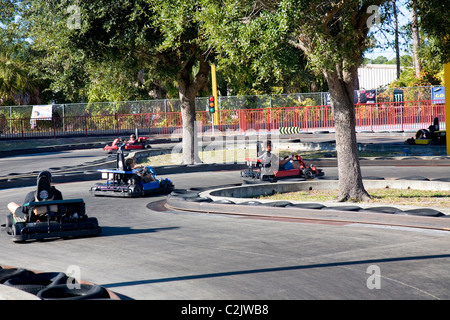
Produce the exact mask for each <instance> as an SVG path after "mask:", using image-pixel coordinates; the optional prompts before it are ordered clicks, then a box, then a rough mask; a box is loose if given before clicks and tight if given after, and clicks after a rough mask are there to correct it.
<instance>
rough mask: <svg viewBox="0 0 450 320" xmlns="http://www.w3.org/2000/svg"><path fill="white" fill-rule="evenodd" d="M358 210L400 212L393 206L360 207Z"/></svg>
mask: <svg viewBox="0 0 450 320" xmlns="http://www.w3.org/2000/svg"><path fill="white" fill-rule="evenodd" d="M360 211H367V212H378V213H390V214H394V213H397V212H401V210H400V209H397V208H394V207H371V208H365V209H362V210H360Z"/></svg>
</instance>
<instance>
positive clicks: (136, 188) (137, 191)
mask: <svg viewBox="0 0 450 320" xmlns="http://www.w3.org/2000/svg"><path fill="white" fill-rule="evenodd" d="M131 190H133V192H134V193H141V192H142V191H143V190H142V187H141V186H140V185H134V186H133V187H132V188H131Z"/></svg>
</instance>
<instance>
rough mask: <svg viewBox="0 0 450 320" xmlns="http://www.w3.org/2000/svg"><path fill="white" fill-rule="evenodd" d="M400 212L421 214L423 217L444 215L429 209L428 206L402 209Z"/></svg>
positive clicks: (412, 214) (414, 214)
mask: <svg viewBox="0 0 450 320" xmlns="http://www.w3.org/2000/svg"><path fill="white" fill-rule="evenodd" d="M401 214H406V215H411V216H423V217H443V216H445V214H444V213H442V212H440V211H438V210H434V209H429V208H419V209H411V210H404V211H402V212H401Z"/></svg>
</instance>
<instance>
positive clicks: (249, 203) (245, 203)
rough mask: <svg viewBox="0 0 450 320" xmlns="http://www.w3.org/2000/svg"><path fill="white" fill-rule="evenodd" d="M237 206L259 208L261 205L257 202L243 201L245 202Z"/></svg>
mask: <svg viewBox="0 0 450 320" xmlns="http://www.w3.org/2000/svg"><path fill="white" fill-rule="evenodd" d="M238 204H240V205H245V206H260V205H261V204H262V203H261V202H259V201H253V200H250V201H245V202H241V203H238Z"/></svg>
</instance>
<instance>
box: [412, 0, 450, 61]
mask: <svg viewBox="0 0 450 320" xmlns="http://www.w3.org/2000/svg"><path fill="white" fill-rule="evenodd" d="M415 1H416V2H417V12H418V16H419V17H420V21H419V26H420V27H422V29H423V30H424V33H425V35H426V36H428V37H431V38H433V42H434V45H435V46H436V47H437V48H439V51H440V52H439V53H440V54H439V60H440V61H441V63H447V62H450V2H449V1H439V0H415Z"/></svg>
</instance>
